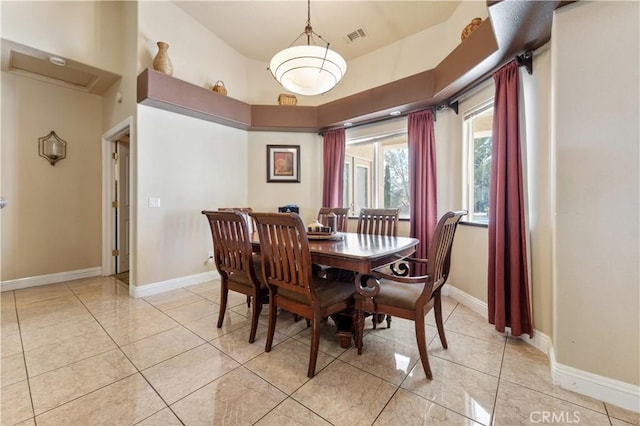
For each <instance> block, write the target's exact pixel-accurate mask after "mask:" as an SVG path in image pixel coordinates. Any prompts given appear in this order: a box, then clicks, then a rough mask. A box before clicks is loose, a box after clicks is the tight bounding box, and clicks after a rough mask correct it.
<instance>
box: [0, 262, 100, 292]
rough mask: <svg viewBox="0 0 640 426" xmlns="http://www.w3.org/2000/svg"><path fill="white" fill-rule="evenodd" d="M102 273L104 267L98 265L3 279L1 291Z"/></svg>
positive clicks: (0, 284)
mask: <svg viewBox="0 0 640 426" xmlns="http://www.w3.org/2000/svg"><path fill="white" fill-rule="evenodd" d="M100 275H102V268H101V267H99V266H97V267H95V268H88V269H78V270H75V271H67V272H58V273H55V274H48V275H38V276H36V277H27V278H18V279H15V280H7V281H2V282H1V283H0V291H9V290H19V289H21V288H27V287H35V286H39V285H46V284H55V283H61V282H63V281H73V280H79V279H81V278H89V277H97V276H100Z"/></svg>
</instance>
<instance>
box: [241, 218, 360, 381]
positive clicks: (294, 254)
mask: <svg viewBox="0 0 640 426" xmlns="http://www.w3.org/2000/svg"><path fill="white" fill-rule="evenodd" d="M252 216H253V217H254V218H255V220H256V224H257V226H258V235H259V238H260V250H261V252H262V274H263V278H264V281H265V282H266V283H267V286H268V287H269V293H270V297H269V328H268V331H267V342H266V345H265V351H266V352H270V351H271V345H272V343H273V336H274V333H275V329H276V319H277V309H278V308H282V309H284V310H286V311H289V312H291V313H293V314H295V315H299V316H301V317H303V318H307V319H309V320H310V326H311V350H310V354H309V367H308V370H307V376H308V377H309V378H311V377H313V376H314V375H315V371H316V360H317V358H318V348H319V346H320V321H321V320H322V319H323V318H326V317H329V316H331V315H333V314H337V313H339V312H342V311H345V310H347V309H351V308H352V307H353V293H354V291H355V288H354V285H353V283H346V282H339V281H333V280H329V279H324V278H319V277H317V276H316V277H314V276H313V274H312V271H311V252H310V251H309V240H308V238H307V233H306V230H305V227H304V225H303V223H302V220H301V219H300V217H299V216H298V215H297V214H293V213H252Z"/></svg>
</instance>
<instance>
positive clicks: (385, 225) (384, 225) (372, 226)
mask: <svg viewBox="0 0 640 426" xmlns="http://www.w3.org/2000/svg"><path fill="white" fill-rule="evenodd" d="M399 217H400V209H369V208H363V209H361V210H360V215H359V216H358V227H357V233H358V234H369V235H387V236H390V237H397V236H398V222H399ZM384 319H385V316H384V315H382V314H379V315H373V317H372V321H373V328H376V327H377V326H378V324H380V323H381V322H382V321H383V320H384ZM386 319H387V328H389V327H391V316H389V315H387V316H386Z"/></svg>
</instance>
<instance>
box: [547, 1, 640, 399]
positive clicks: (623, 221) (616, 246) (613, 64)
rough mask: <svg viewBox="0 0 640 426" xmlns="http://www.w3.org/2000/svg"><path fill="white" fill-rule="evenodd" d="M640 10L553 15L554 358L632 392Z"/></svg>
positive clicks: (591, 5)
mask: <svg viewBox="0 0 640 426" xmlns="http://www.w3.org/2000/svg"><path fill="white" fill-rule="evenodd" d="M639 7H640V5H639V4H638V3H637V2H584V3H583V2H580V3H575V4H573V5H571V6H567V7H565V8H562V9H560V10H559V11H557V13H556V15H555V19H554V24H553V36H552V49H553V75H552V81H553V83H552V88H553V93H554V99H553V110H554V111H555V113H554V117H553V143H554V148H555V160H556V162H555V179H556V185H555V186H556V194H555V202H556V206H555V207H556V209H555V213H556V220H555V229H556V233H555V267H556V271H555V329H556V331H555V339H554V345H555V350H556V359H557V361H558V362H559V363H561V364H565V365H568V366H571V367H574V368H577V369H580V370H584V371H588V372H591V373H594V374H598V375H601V376H605V377H608V378H612V379H617V380H621V381H623V382H626V383H630V384H634V385H639V384H640V363H639V362H638V360H639V359H640V320H639V318H638V312H640V306H639V305H640V302H639V301H640V292H639V286H638V283H639V282H640V275H639V267H638V266H639V258H640V250H639V242H638V235H639V231H640V228H639V223H638V211H639V208H640V200H639V193H640V184H639V179H640V173H639V170H640V165H639V154H640V150H639V144H638V140H639V138H640V134H639V131H638V117H639V116H640V111H639V104H640V102H639V91H640V85H639V81H638V75H639V72H640V70H639V68H638V63H639V55H640V46H639V40H640V37H639V33H638V28H639V22H638V21H639V16H640V13H639V12H640V11H639ZM636 392H637V391H636ZM638 408H640V407H638Z"/></svg>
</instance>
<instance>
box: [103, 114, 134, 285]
mask: <svg viewBox="0 0 640 426" xmlns="http://www.w3.org/2000/svg"><path fill="white" fill-rule="evenodd" d="M132 135H133V131H132V118H131V117H129V118H127V119H126V120H124V121H123V122H121V123H119V124H118V125H117V126H115V127H114V128H112V129H111V130H109V131H108V132H107V133H105V134H104V135H103V137H102V207H103V208H102V275H103V276H115V277H116V278H117V279H118V280H120V281H122V282H124V283H125V284H127V285H129V283H130V282H131V276H132V274H131V272H132V268H131V266H132V265H131V263H132V257H133V253H132V250H131V247H132V244H131V240H132V235H131V228H132V226H131V223H132V221H131V217H132V212H131V210H132V207H131V200H132V199H133V198H132V196H131V187H132V182H131V176H132V172H131V169H132V161H131V152H132V149H131V148H132V143H133V140H132V139H133V138H132ZM130 293H131V287H130Z"/></svg>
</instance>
